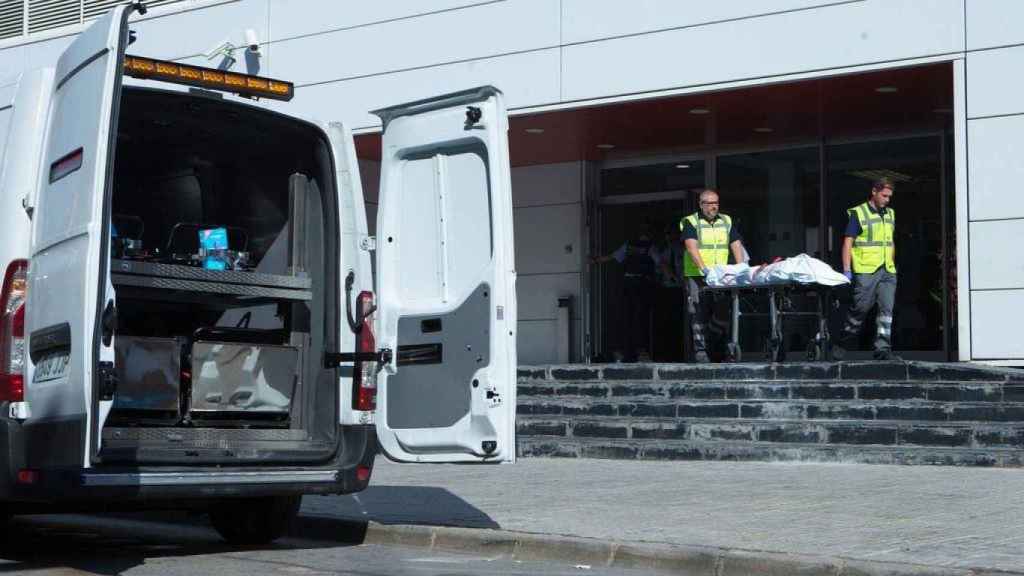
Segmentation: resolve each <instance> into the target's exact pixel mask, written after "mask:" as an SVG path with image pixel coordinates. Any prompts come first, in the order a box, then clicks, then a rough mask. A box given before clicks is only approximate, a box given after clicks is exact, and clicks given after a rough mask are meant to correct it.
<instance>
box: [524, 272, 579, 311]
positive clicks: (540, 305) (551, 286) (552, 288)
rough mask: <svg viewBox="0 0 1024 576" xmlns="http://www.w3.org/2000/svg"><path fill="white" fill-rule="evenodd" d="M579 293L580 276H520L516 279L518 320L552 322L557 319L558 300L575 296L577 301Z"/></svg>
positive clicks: (574, 274) (572, 274)
mask: <svg viewBox="0 0 1024 576" xmlns="http://www.w3.org/2000/svg"><path fill="white" fill-rule="evenodd" d="M579 292H580V275H579V274H577V273H566V274H537V275H525V276H524V275H522V274H520V275H519V276H517V277H516V295H517V301H518V308H517V312H518V314H519V319H520V320H554V319H556V318H558V299H559V298H561V297H564V296H575V297H576V300H577V301H578V300H579ZM573 315H574V316H575V315H576V312H575V311H574V312H573Z"/></svg>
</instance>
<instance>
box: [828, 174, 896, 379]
mask: <svg viewBox="0 0 1024 576" xmlns="http://www.w3.org/2000/svg"><path fill="white" fill-rule="evenodd" d="M894 188H895V187H894V185H893V183H892V181H891V180H889V179H888V178H881V179H879V180H877V181H875V183H874V184H873V185H872V186H871V196H870V197H869V198H868V201H867V202H864V203H863V204H858V205H857V206H854V207H853V208H850V209H849V210H847V213H848V214H849V215H850V221H849V224H847V226H846V232H845V234H844V236H845V237H844V238H843V273H844V274H846V277H847V278H849V279H850V280H851V281H852V282H853V303H852V304H851V306H850V312H849V315H848V316H847V318H846V325H845V326H844V327H843V333H842V336H841V340H840V345H839V346H836V347H835V348H834V349H833V356H834V357H835V358H836V359H837V360H842V359H843V357H845V355H846V349H847V348H850V347H853V346H854V345H855V344H856V341H857V336H858V335H859V334H860V331H861V328H863V325H864V319H865V318H866V317H867V315H868V312H869V311H871V308H872V307H874V306H875V304H877V305H878V315H877V317H876V320H875V359H877V360H899V359H900V358H899V357H898V356H896V355H895V354H893V353H892V309H893V304H894V302H895V300H896V212H895V211H894V210H893V209H892V208H889V203H890V202H892V194H893V189H894Z"/></svg>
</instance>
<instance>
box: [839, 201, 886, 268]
mask: <svg viewBox="0 0 1024 576" xmlns="http://www.w3.org/2000/svg"><path fill="white" fill-rule="evenodd" d="M885 212H886V213H885V215H884V216H883V215H881V214H879V213H878V212H872V211H871V208H870V207H869V206H868V203H867V202H865V203H863V204H859V205H857V206H854V207H853V208H850V209H849V210H847V213H849V214H850V217H851V218H853V217H854V215H856V217H857V220H858V221H859V222H860V236H857V237H856V238H854V239H853V251H852V256H853V272H854V273H855V274H871V273H872V272H874V271H875V270H878V269H879V268H880V267H881V266H882V265H883V264H884V265H885V269H886V270H888V271H889V272H892V273H894V274H895V273H896V260H895V259H894V255H895V250H894V248H895V246H896V244H895V242H894V240H895V237H896V211H895V210H893V209H891V208H889V209H887V210H886V211H885Z"/></svg>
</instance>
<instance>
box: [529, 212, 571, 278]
mask: <svg viewBox="0 0 1024 576" xmlns="http://www.w3.org/2000/svg"><path fill="white" fill-rule="evenodd" d="M513 218H514V219H515V235H516V270H517V271H518V272H519V273H520V274H550V273H561V272H579V271H580V246H579V242H580V207H579V206H578V205H576V204H565V205H561V206H542V207H536V208H517V209H515V211H514V213H513Z"/></svg>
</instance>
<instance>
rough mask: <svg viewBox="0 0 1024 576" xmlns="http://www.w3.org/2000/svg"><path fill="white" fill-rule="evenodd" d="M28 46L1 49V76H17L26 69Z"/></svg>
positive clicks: (3, 77)
mask: <svg viewBox="0 0 1024 576" xmlns="http://www.w3.org/2000/svg"><path fill="white" fill-rule="evenodd" d="M27 52H28V47H27V46H14V47H12V48H8V49H6V50H0V78H2V79H4V80H6V79H8V78H11V77H13V76H17V75H19V74H21V73H22V71H24V70H25V69H26V66H25V60H26V58H27V56H26V54H27Z"/></svg>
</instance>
